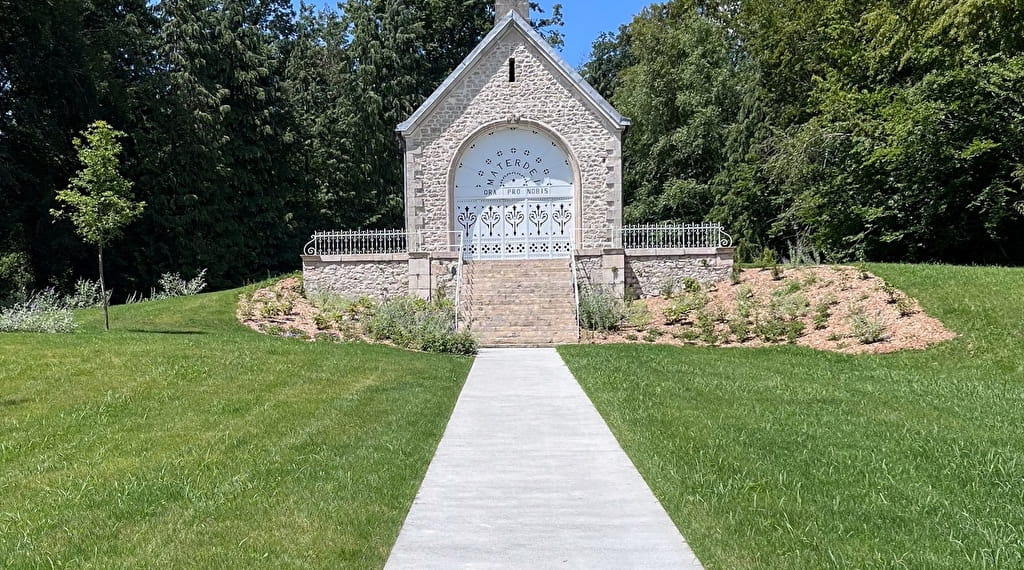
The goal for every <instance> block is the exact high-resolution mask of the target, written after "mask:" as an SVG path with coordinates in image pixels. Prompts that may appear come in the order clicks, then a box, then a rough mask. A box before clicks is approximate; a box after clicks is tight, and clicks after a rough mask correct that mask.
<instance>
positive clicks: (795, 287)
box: [772, 279, 803, 297]
mask: <svg viewBox="0 0 1024 570" xmlns="http://www.w3.org/2000/svg"><path fill="white" fill-rule="evenodd" d="M802 288H803V285H801V284H800V281H798V280H796V279H787V280H786V281H784V282H783V283H782V286H781V287H779V288H778V289H776V290H774V291H772V295H773V296H775V297H785V296H786V295H792V294H794V293H799V292H800V290H801V289H802Z"/></svg>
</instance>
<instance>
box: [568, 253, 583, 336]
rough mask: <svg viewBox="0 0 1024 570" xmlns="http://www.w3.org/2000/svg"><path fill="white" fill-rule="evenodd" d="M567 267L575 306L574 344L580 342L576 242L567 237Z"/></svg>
mask: <svg viewBox="0 0 1024 570" xmlns="http://www.w3.org/2000/svg"><path fill="white" fill-rule="evenodd" d="M569 265H570V266H571V267H572V300H573V303H575V304H576V342H579V341H580V279H579V276H578V275H577V274H576V240H575V239H574V238H572V237H571V236H570V237H569Z"/></svg>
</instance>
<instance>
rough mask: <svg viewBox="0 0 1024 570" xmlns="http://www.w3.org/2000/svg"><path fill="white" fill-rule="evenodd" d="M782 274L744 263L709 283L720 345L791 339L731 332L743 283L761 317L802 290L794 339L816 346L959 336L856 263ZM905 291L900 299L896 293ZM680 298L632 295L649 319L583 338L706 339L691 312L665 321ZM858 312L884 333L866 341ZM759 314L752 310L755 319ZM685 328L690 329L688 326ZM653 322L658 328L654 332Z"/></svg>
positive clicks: (889, 346)
mask: <svg viewBox="0 0 1024 570" xmlns="http://www.w3.org/2000/svg"><path fill="white" fill-rule="evenodd" d="M778 277H779V278H778V279H773V276H772V273H771V271H769V270H767V269H763V270H761V269H747V270H743V271H741V272H740V279H739V283H738V284H732V283H731V282H730V281H723V282H719V283H716V284H714V285H712V286H710V287H708V288H706V291H705V292H706V294H707V296H708V304H707V307H706V309H705V310H706V311H708V312H709V313H710V314H713V315H715V316H716V318H717V322H716V324H715V335H716V336H717V339H716V340H715V342H714V344H715V345H717V346H745V347H759V346H766V345H769V344H785V343H787V340H785V339H778V340H776V341H774V342H765V341H764V340H763V339H761V338H758V336H757V335H756V334H754V333H753V331H750V332H749V333H748V334H747V336H746V338H744V339H743V340H742V341H740V340H737V338H736V336H735V335H734V334H731V333H730V329H729V326H728V322H727V321H729V320H736V319H738V318H739V317H738V315H737V309H738V300H737V297H738V295H739V293H740V292H741V291H742V292H743V293H745V294H746V298H747V299H748V302H752V303H754V304H755V305H756V306H759V307H760V314H761V315H762V318H763V315H764V313H765V312H766V311H767V310H768V309H767V307H768V306H769V305H770V304H771V303H772V302H773V300H775V301H778V300H781V299H784V298H786V297H787V296H788V297H791V298H792V297H793V296H802V297H803V298H805V299H806V302H807V313H806V314H805V315H802V316H799V317H797V318H794V319H793V320H800V321H801V322H803V323H804V330H803V332H802V333H801V334H800V335H799V336H798V337H796V338H795V339H794V340H793V344H796V345H799V346H806V347H810V348H814V349H818V350H830V351H835V352H842V353H846V354H881V353H890V352H896V351H900V350H908V349H913V350H921V349H924V348H926V347H928V346H931V345H933V344H936V343H939V342H943V341H946V340H949V339H952V338H954V337H955V336H956V334H955V333H953V332H952V331H950V330H949V329H947V328H946V327H945V326H944V325H943V324H942V323H941V322H939V321H938V320H937V319H935V318H933V317H930V316H928V315H927V314H926V313H925V312H924V310H923V309H922V308H921V306H920V304H919V303H918V302H917V301H916V300H914V299H911V298H909V297H907V295H906V294H905V293H903V292H902V291H899V290H897V289H895V288H893V287H891V286H889V285H888V284H887V283H886V282H885V281H884V280H883V279H881V278H879V277H877V276H875V275H872V274H870V273H869V272H867V271H864V270H861V269H858V268H854V267H845V266H830V267H825V266H819V267H798V268H785V269H781V275H779V276H778ZM797 284H799V285H797ZM780 290H781V291H780ZM901 297H902V298H903V300H902V301H899V299H900V298H901ZM675 302H676V299H672V298H661V297H658V298H650V299H641V300H637V301H634V303H642V304H643V305H645V306H646V308H647V313H649V319H650V322H649V323H640V324H641V325H642V326H630V325H628V324H626V325H624V326H623V327H621V328H620V329H619V330H617V331H614V332H611V333H607V334H602V333H587V334H585V336H584V342H588V343H595V344H605V343H628V342H641V343H644V342H646V343H654V344H672V345H707V344H708V343H707V342H703V341H701V340H700V339H695V338H693V337H694V336H695V332H694V327H695V326H696V324H695V323H694V322H693V321H692V319H691V320H690V321H689V322H683V323H680V324H667V322H666V318H665V315H664V311H665V310H666V309H668V308H670V307H671V306H672V305H673V303H675ZM822 304H825V305H827V306H828V311H827V312H828V317H827V319H825V320H824V322H822V323H819V326H818V327H817V328H816V326H815V323H814V313H815V310H816V308H818V307H820V306H821V305H822ZM634 311H635V309H634ZM640 312H642V310H641V311H640ZM757 312H758V311H755V314H756V313H757ZM901 312H902V314H901ZM855 314H859V315H861V317H860V318H861V320H862V321H863V320H868V321H870V322H873V323H876V324H877V325H879V326H880V327H881V334H880V335H878V336H879V337H880V338H879V340H877V341H875V340H874V339H872V340H871V342H863V340H862V339H861V338H860V337H858V335H856V334H855V332H856V331H855V330H854V325H853V322H854V315H855ZM756 318H757V317H756V316H751V318H750V322H751V325H752V324H753V322H754V321H755V320H756ZM638 320H643V319H638ZM751 328H753V327H752V326H751ZM687 329H690V331H689V334H687V332H688V331H687ZM652 330H653V331H656V332H655V333H651V331H652Z"/></svg>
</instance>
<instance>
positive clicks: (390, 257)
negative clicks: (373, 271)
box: [301, 253, 409, 263]
mask: <svg viewBox="0 0 1024 570" xmlns="http://www.w3.org/2000/svg"><path fill="white" fill-rule="evenodd" d="M301 257H302V261H303V262H307V261H308V262H318V261H319V262H321V263H332V262H341V261H346V262H349V261H350V262H360V261H365V262H375V261H376V262H380V261H409V254H408V253H367V254H359V255H303V256H301Z"/></svg>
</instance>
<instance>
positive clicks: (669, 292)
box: [658, 278, 676, 299]
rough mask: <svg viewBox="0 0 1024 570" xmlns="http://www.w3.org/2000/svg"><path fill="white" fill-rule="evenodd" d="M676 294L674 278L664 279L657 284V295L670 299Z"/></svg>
mask: <svg viewBox="0 0 1024 570" xmlns="http://www.w3.org/2000/svg"><path fill="white" fill-rule="evenodd" d="M675 294H676V280H675V279H671V278H670V279H664V280H662V282H661V283H659V284H658V295H661V296H662V297H664V298H666V299H671V298H672V296H673V295H675Z"/></svg>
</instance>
